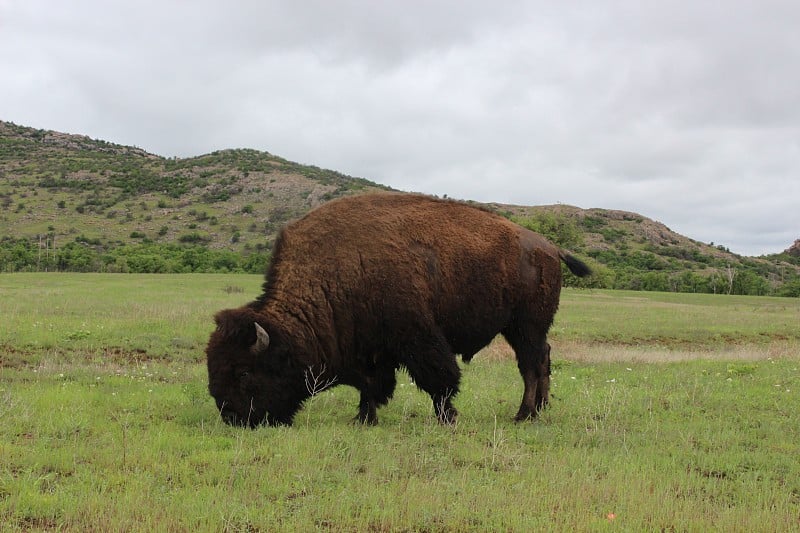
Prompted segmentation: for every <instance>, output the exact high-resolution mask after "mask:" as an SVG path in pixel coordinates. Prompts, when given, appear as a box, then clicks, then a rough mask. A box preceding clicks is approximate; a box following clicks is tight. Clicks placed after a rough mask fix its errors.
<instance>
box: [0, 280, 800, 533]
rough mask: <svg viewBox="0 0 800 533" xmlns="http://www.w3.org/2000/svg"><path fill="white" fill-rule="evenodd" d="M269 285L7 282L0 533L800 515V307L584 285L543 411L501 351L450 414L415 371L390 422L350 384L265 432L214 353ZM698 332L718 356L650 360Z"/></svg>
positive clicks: (648, 524) (679, 522)
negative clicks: (366, 410)
mask: <svg viewBox="0 0 800 533" xmlns="http://www.w3.org/2000/svg"><path fill="white" fill-rule="evenodd" d="M260 282H261V280H260V279H259V278H258V277H257V276H216V275H190V276H125V275H118V276H101V275H10V276H8V275H6V276H0V295H2V297H1V298H0V316H3V317H4V318H3V321H2V325H0V328H2V329H0V420H2V422H1V423H0V524H2V525H0V529H2V530H4V531H5V530H8V531H16V530H24V531H29V530H66V531H92V530H94V531H101V530H102V531H123V530H124V531H132V530H133V531H275V530H286V531H308V530H315V529H316V530H332V531H470V530H475V531H485V530H496V531H531V530H556V531H567V530H569V531H573V530H578V531H586V530H594V531H605V530H625V531H708V530H723V531H745V530H755V531H792V530H796V528H797V527H798V523H799V521H800V462H798V461H797V457H799V456H800V425H798V424H797V412H798V411H800V369H799V368H798V367H800V355H798V349H797V348H798V342H797V332H796V329H797V328H796V324H797V323H798V321H797V317H798V313H799V312H800V302H798V301H797V300H791V299H772V298H738V297H734V298H730V297H719V296H718V297H709V296H693V295H671V294H650V293H648V294H643V293H618V292H608V291H596V292H580V291H565V294H564V297H563V298H562V309H561V311H560V315H559V319H558V322H557V324H556V327H555V329H556V331H555V335H554V337H553V349H554V351H553V354H554V358H555V362H554V373H553V395H554V399H553V402H552V405H551V407H550V408H549V409H548V410H547V411H546V412H545V413H544V414H543V416H542V417H541V419H539V420H538V421H536V422H534V423H531V424H514V423H513V422H511V418H512V416H513V414H514V413H515V412H516V407H517V406H518V402H519V399H520V396H521V392H522V390H521V389H522V386H521V380H520V378H519V376H518V374H517V370H516V366H515V364H514V363H513V361H511V360H508V357H507V349H506V348H504V347H503V346H502V345H493V347H491V348H490V349H488V350H487V351H486V352H487V353H485V354H479V355H478V356H477V357H476V359H475V360H474V361H473V363H472V364H470V365H468V366H466V367H465V368H464V380H463V387H462V393H461V394H460V395H459V397H458V398H457V401H456V404H457V406H458V408H459V410H460V411H461V417H460V419H459V423H458V425H457V426H456V427H455V428H448V427H442V426H439V425H438V424H437V423H436V422H435V421H434V418H433V415H432V409H431V406H430V400H429V399H428V397H427V396H426V395H424V394H423V393H421V392H419V391H418V390H417V389H416V388H415V387H414V386H413V385H412V384H411V383H410V382H409V380H408V377H407V376H405V374H402V375H401V376H400V385H399V387H398V390H397V393H396V395H395V398H394V400H393V401H392V402H391V403H390V404H389V405H388V406H387V407H385V408H383V409H381V410H380V411H379V416H380V424H379V426H377V427H357V426H353V425H352V424H351V423H350V420H351V418H352V417H353V416H354V415H355V412H356V407H357V402H358V396H357V393H356V391H354V390H352V389H349V388H345V387H341V388H337V389H334V390H333V391H329V392H324V393H322V394H320V395H319V396H316V397H314V398H312V399H311V401H310V402H309V404H308V405H307V406H306V408H305V409H303V410H302V411H301V412H300V413H299V414H298V417H297V419H296V423H295V426H294V427H292V428H259V429H257V430H254V431H251V430H242V429H238V428H230V427H227V426H225V425H224V424H222V423H221V422H220V420H219V416H218V415H217V413H216V411H215V408H214V404H213V401H212V400H211V398H210V397H209V396H208V393H207V391H206V375H205V368H204V366H203V361H202V349H203V346H204V343H205V340H206V338H207V336H208V334H209V333H210V330H211V328H212V327H213V322H212V321H211V316H212V315H213V313H214V312H215V311H217V310H218V309H221V308H223V307H228V306H234V305H239V304H241V303H244V302H246V301H248V300H249V299H251V298H252V297H254V296H255V295H256V294H257V292H258V286H259V284H260ZM232 288H233V289H232ZM239 289H242V291H243V292H235V291H237V290H239ZM232 291H234V292H232ZM676 310H679V311H680V312H678V313H676ZM792 318H794V320H795V321H794V323H792ZM793 324H794V327H792V325H793ZM176 339H180V340H176ZM694 342H697V343H699V349H700V351H701V353H702V358H701V359H692V360H688V361H679V362H666V363H657V364H656V363H652V362H648V355H649V354H653V359H658V360H661V359H663V357H662V356H663V354H664V352H669V353H672V354H674V355H675V356H676V357H679V356H680V354H682V353H685V352H686V350H688V349H689V348H688V347H689V346H691V344H692V343H694ZM732 345H735V346H736V347H737V350H738V352H737V353H738V354H739V355H737V357H735V358H731V357H728V355H729V350H730V348H731V346H732ZM609 349H611V350H615V351H617V350H618V351H619V352H620V353H622V354H623V356H624V355H625V354H629V353H635V354H636V357H634V358H628V359H625V357H622V358H621V359H619V360H614V361H611V362H609V361H606V360H605V358H604V357H603V356H602V354H603V353H604V351H605V350H609ZM691 349H692V350H694V349H695V348H691ZM578 353H579V355H581V357H574V355H576V354H578ZM741 353H744V354H749V353H758V354H760V355H759V357H754V358H750V357H742V356H741ZM594 354H601V355H600V356H599V357H596V358H594V359H592V356H593V355H594ZM584 356H585V357H584Z"/></svg>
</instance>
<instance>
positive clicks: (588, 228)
mask: <svg viewBox="0 0 800 533" xmlns="http://www.w3.org/2000/svg"><path fill="white" fill-rule="evenodd" d="M378 190H388V188H387V187H384V186H381V185H379V184H376V183H373V182H370V181H367V180H365V179H360V178H353V177H350V176H346V175H343V174H341V173H339V172H335V171H332V170H324V169H320V168H316V167H312V166H306V165H301V164H298V163H294V162H291V161H287V160H285V159H283V158H280V157H278V156H274V155H272V154H269V153H266V152H259V151H256V150H223V151H219V152H214V153H211V154H207V155H202V156H199V157H192V158H187V159H175V158H172V159H168V158H163V157H160V156H157V155H153V154H150V153H147V152H145V151H144V150H141V149H139V148H135V147H129V146H121V145H117V144H113V143H109V142H105V141H100V140H94V139H90V138H88V137H85V136H80V135H69V134H64V133H58V132H53V131H44V130H36V129H32V128H26V127H22V126H17V125H14V124H11V123H8V122H0V231H2V233H0V238H2V242H0V244H1V245H2V246H0V271H14V270H30V269H33V270H37V269H38V270H43V269H61V270H63V269H67V270H107V271H207V270H247V271H260V269H261V268H263V263H264V262H265V261H266V259H267V255H268V253H269V250H270V248H271V245H272V242H273V240H274V238H275V235H276V232H277V230H278V229H279V228H280V227H281V226H282V225H283V224H285V223H286V222H287V221H289V220H292V219H294V218H297V217H299V216H301V215H303V214H304V213H306V212H307V211H308V210H309V209H311V208H313V207H316V206H317V205H320V204H321V203H323V202H326V201H328V200H331V199H333V198H337V197H340V196H345V195H350V194H359V193H363V192H368V191H378ZM489 207H490V208H492V209H494V210H496V211H497V212H499V213H501V214H503V215H505V216H508V217H509V218H512V219H514V220H515V221H517V222H518V223H520V224H523V225H526V226H528V227H531V228H532V229H534V230H536V231H540V232H542V233H544V234H546V235H548V236H549V237H550V238H552V239H554V240H556V241H558V242H559V244H561V245H562V246H565V247H567V248H570V249H572V250H574V251H575V252H577V253H579V254H581V255H582V256H584V257H586V258H588V259H589V261H591V262H592V263H593V266H594V267H595V270H596V271H597V272H598V275H597V276H595V277H593V278H591V280H590V281H589V283H590V284H592V285H594V286H602V287H612V288H631V289H648V290H682V291H704V292H738V293H743V294H787V295H792V294H793V292H794V291H797V292H798V293H800V266H798V265H800V244H798V243H799V242H800V241H798V242H796V243H795V244H794V246H792V247H791V248H790V249H789V250H787V251H786V252H785V253H784V254H780V255H776V256H773V257H769V258H746V257H740V256H738V255H735V254H732V253H730V252H729V251H728V250H727V249H725V248H724V247H720V246H713V245H710V244H704V243H700V242H697V241H694V240H692V239H690V238H688V237H685V236H682V235H679V234H677V233H675V232H673V231H671V230H670V229H669V228H667V227H666V226H664V225H663V224H661V223H659V222H656V221H653V220H651V219H648V218H647V217H645V216H642V215H639V214H636V213H629V212H623V211H615V210H611V209H588V210H584V209H579V208H576V207H571V206H567V205H557V206H509V205H497V204H493V205H490V206H489ZM198 250H199V251H198ZM209 254H211V255H209ZM248 257H249V258H251V260H250V262H249V263H248V262H246V261H244V262H243V260H242V258H248ZM572 281H573V282H576V283H577V280H572Z"/></svg>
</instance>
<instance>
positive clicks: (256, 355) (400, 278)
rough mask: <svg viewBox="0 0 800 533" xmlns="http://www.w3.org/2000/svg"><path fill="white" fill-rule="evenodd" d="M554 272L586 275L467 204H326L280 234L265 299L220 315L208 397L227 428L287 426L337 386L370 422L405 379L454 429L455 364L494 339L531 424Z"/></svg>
mask: <svg viewBox="0 0 800 533" xmlns="http://www.w3.org/2000/svg"><path fill="white" fill-rule="evenodd" d="M560 261H564V263H565V264H566V265H567V267H568V268H569V269H570V270H571V271H572V272H573V273H574V274H576V275H578V276H586V275H588V274H589V273H590V271H589V269H588V268H587V266H586V265H585V264H584V263H582V262H581V261H580V260H578V259H576V258H575V257H573V256H572V255H570V254H569V253H567V252H565V251H563V250H561V249H559V248H558V247H556V246H555V245H553V244H552V243H550V242H549V241H548V240H547V239H545V238H544V237H542V236H541V235H539V234H537V233H534V232H532V231H529V230H527V229H524V228H522V227H520V226H518V225H516V224H514V223H512V222H510V221H509V220H507V219H505V218H503V217H501V216H499V215H496V214H494V213H492V212H490V211H488V210H486V209H482V208H479V207H476V206H472V205H469V204H466V203H462V202H456V201H451V200H440V199H437V198H431V197H427V196H423V195H416V194H400V193H377V194H365V195H361V196H354V197H347V198H342V199H339V200H334V201H332V202H329V203H327V204H325V205H323V206H321V207H319V208H317V209H315V210H313V211H311V212H310V213H308V214H307V215H306V216H305V217H303V218H301V219H299V220H297V221H295V222H293V223H291V224H289V225H287V226H286V227H284V228H283V229H282V230H281V232H280V234H279V235H278V238H277V239H276V242H275V246H274V249H273V254H272V260H271V262H270V265H269V267H268V270H267V274H266V281H265V282H264V284H263V294H261V296H259V297H258V298H257V299H256V300H255V301H253V302H251V303H249V304H247V305H244V306H243V307H240V308H238V309H228V310H224V311H220V312H219V313H217V315H216V317H215V320H216V325H217V327H216V330H215V331H214V332H213V333H212V334H211V338H210V339H209V342H208V346H207V348H206V355H207V363H208V380H209V392H210V393H211V395H212V396H213V397H214V399H215V400H216V404H217V408H218V409H219V412H220V415H221V416H222V419H223V420H224V421H225V422H226V423H229V424H233V425H242V426H250V427H256V426H258V425H260V424H262V423H264V422H266V423H268V424H269V425H277V424H287V425H290V424H291V423H292V420H293V418H294V416H295V413H296V412H297V411H298V410H299V409H300V407H301V406H302V404H303V402H304V401H305V400H306V399H308V398H309V397H311V396H312V395H313V394H316V393H317V392H319V391H320V390H322V389H325V388H327V387H329V386H333V385H341V384H345V385H350V386H352V387H355V388H356V389H358V390H359V391H360V393H361V399H360V402H359V407H358V415H357V418H356V419H357V420H358V421H360V422H362V423H366V424H375V423H377V420H378V418H377V414H376V410H377V408H378V407H379V406H382V405H385V404H386V403H387V402H388V401H389V399H390V398H391V397H392V394H393V393H394V390H395V384H396V378H395V374H396V371H397V370H398V369H399V368H401V367H403V368H405V369H406V370H407V371H408V373H409V374H410V376H411V378H412V379H413V380H414V383H415V384H416V385H417V386H418V387H419V388H420V389H422V390H423V391H425V392H427V393H428V394H429V395H430V397H431V399H432V400H433V408H434V412H435V414H436V417H437V418H438V419H439V421H441V422H442V423H447V424H451V423H453V422H454V421H455V419H456V415H457V412H456V409H455V408H454V407H453V404H452V401H453V398H454V397H455V396H456V394H457V393H458V390H459V380H460V377H461V370H460V368H459V365H458V363H457V361H456V354H460V355H461V357H462V359H463V360H464V361H465V362H468V361H469V360H470V359H471V358H472V356H473V355H475V353H477V352H478V351H479V350H480V349H481V348H483V347H485V346H486V345H487V344H489V342H491V340H492V339H493V338H494V337H495V336H496V335H497V334H498V333H500V334H502V335H503V336H504V337H505V338H506V339H507V340H508V342H509V344H510V345H511V347H512V348H513V349H514V352H515V354H516V358H517V364H518V367H519V371H520V374H521V375H522V380H523V382H524V385H525V390H524V393H523V395H522V404H521V405H520V408H519V411H518V412H517V415H516V420H525V419H528V418H532V417H534V416H536V414H537V412H538V411H539V410H540V409H542V408H543V407H544V406H545V405H546V404H547V401H548V392H549V386H550V353H549V352H550V347H549V345H548V343H547V332H548V330H549V328H550V325H551V324H552V323H553V317H554V315H555V313H556V309H557V308H558V301H559V294H560V292H561V265H560Z"/></svg>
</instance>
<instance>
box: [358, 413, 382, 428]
mask: <svg viewBox="0 0 800 533" xmlns="http://www.w3.org/2000/svg"><path fill="white" fill-rule="evenodd" d="M353 424H356V425H361V426H377V425H378V417H377V416H374V417H372V416H361V415H356V416H355V418H353Z"/></svg>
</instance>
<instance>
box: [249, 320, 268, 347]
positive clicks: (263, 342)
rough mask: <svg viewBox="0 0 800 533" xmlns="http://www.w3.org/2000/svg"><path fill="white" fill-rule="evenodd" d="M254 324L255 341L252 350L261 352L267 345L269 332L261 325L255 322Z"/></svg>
mask: <svg viewBox="0 0 800 533" xmlns="http://www.w3.org/2000/svg"><path fill="white" fill-rule="evenodd" d="M255 325H256V343H255V344H254V345H253V351H254V352H263V351H266V349H267V348H268V347H269V333H267V330H265V329H264V328H262V327H261V324H259V323H258V322H255Z"/></svg>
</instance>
